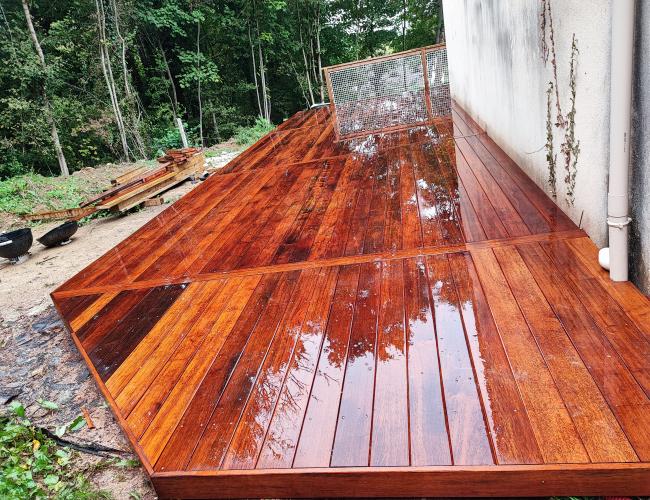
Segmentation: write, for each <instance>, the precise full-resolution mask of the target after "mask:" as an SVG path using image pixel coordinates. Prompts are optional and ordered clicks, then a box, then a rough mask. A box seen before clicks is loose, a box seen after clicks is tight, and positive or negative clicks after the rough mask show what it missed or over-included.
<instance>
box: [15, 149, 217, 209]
mask: <svg viewBox="0 0 650 500" xmlns="http://www.w3.org/2000/svg"><path fill="white" fill-rule="evenodd" d="M204 162H205V156H204V154H203V152H202V150H201V149H200V148H186V149H170V150H169V151H167V153H166V154H165V155H164V156H161V157H160V158H158V165H157V166H156V167H153V168H152V167H138V168H135V169H133V170H130V171H129V172H126V173H125V174H123V175H121V176H119V177H117V178H116V179H114V180H113V181H111V182H112V183H113V186H112V187H111V188H109V189H107V190H105V191H103V192H101V193H99V194H97V195H95V196H93V197H91V198H89V199H87V200H85V201H84V202H83V203H82V204H81V205H80V206H79V208H73V209H69V210H56V211H53V212H42V213H38V214H29V215H25V216H24V218H25V219H26V220H42V219H74V220H78V219H81V218H82V217H85V216H87V215H90V214H92V213H94V212H96V211H98V210H106V209H113V210H115V209H117V210H119V211H123V210H127V209H128V208H131V207H134V206H136V205H139V204H140V203H142V202H143V201H145V200H147V199H149V198H151V197H153V196H156V195H158V194H160V193H161V192H163V191H165V190H166V189H169V188H170V187H172V186H173V185H175V184H178V183H179V182H182V181H184V180H185V179H187V178H188V177H191V176H192V175H195V174H196V173H197V172H198V171H202V170H203V168H204Z"/></svg>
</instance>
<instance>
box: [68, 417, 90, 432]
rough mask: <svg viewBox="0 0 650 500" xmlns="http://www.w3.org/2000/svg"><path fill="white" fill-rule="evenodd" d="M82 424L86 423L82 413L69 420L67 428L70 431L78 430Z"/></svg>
mask: <svg viewBox="0 0 650 500" xmlns="http://www.w3.org/2000/svg"><path fill="white" fill-rule="evenodd" d="M84 425H86V420H85V419H84V417H83V415H79V416H78V417H77V418H75V419H74V420H73V421H72V422H70V425H68V430H69V431H72V432H74V431H78V430H79V429H81V428H82V427H83V426H84Z"/></svg>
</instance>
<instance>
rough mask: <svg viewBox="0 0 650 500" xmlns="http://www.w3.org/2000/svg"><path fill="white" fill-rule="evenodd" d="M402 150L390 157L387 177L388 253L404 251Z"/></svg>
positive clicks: (386, 227) (384, 246) (386, 229)
mask: <svg viewBox="0 0 650 500" xmlns="http://www.w3.org/2000/svg"><path fill="white" fill-rule="evenodd" d="M401 153H402V150H401V149H395V150H393V151H391V154H389V155H388V169H387V177H386V188H387V200H386V212H385V215H384V218H385V225H384V244H383V248H384V251H386V252H396V251H397V250H401V249H402V233H403V229H402V226H403V224H402V199H401V189H400V170H401V168H402V160H403V156H402V154H401Z"/></svg>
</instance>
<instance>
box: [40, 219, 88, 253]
mask: <svg viewBox="0 0 650 500" xmlns="http://www.w3.org/2000/svg"><path fill="white" fill-rule="evenodd" d="M77 229H79V224H77V221H76V220H70V221H68V222H65V223H63V224H61V225H60V226H57V227H55V228H54V229H52V230H50V231H48V232H47V233H45V234H44V235H43V236H41V237H40V238H39V239H38V242H39V243H40V244H42V245H45V246H46V247H48V248H49V247H55V246H57V245H60V244H62V243H65V242H66V241H68V240H69V239H70V237H71V236H72V235H73V234H74V233H76V232H77Z"/></svg>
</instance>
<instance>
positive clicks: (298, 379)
mask: <svg viewBox="0 0 650 500" xmlns="http://www.w3.org/2000/svg"><path fill="white" fill-rule="evenodd" d="M338 272H339V269H338V268H330V269H327V270H325V274H326V277H325V280H324V282H323V283H322V287H321V288H320V289H319V290H318V291H317V293H316V295H314V297H313V307H312V308H310V310H309V311H308V313H307V318H306V322H305V324H304V325H303V330H302V332H301V335H300V337H299V338H298V342H297V344H296V347H295V349H294V351H293V358H292V360H291V365H290V366H289V371H288V373H287V377H286V378H285V381H284V385H283V386H282V390H281V391H280V396H279V398H278V402H277V405H276V407H275V411H274V413H273V418H272V420H271V424H270V425H269V429H268V432H267V434H266V438H265V440H264V444H263V445H262V451H261V452H260V456H259V459H258V461H257V464H256V467H257V468H259V469H273V468H289V467H291V465H292V463H293V459H294V456H295V453H296V447H297V445H298V439H299V437H300V430H301V428H302V422H303V419H304V416H305V412H306V410H307V404H308V403H309V395H310V394H311V387H312V384H313V382H314V376H315V373H316V367H317V366H318V358H319V356H320V352H321V348H322V344H323V338H324V334H325V329H326V325H327V320H328V317H329V314H330V309H331V305H332V298H333V295H334V291H335V288H336V282H337V279H338Z"/></svg>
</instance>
